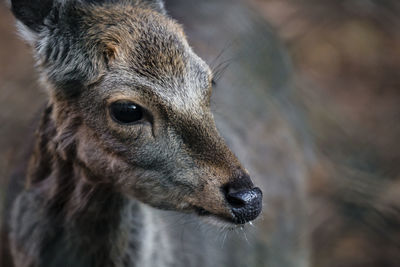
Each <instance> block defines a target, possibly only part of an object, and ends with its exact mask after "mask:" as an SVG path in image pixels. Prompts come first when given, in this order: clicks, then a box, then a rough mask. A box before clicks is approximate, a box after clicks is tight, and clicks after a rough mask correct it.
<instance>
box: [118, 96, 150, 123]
mask: <svg viewBox="0 0 400 267" xmlns="http://www.w3.org/2000/svg"><path fill="white" fill-rule="evenodd" d="M110 111H111V116H112V117H113V119H114V120H115V121H117V122H119V123H132V122H135V121H138V120H140V119H142V117H143V111H142V108H141V107H140V106H138V105H135V104H134V103H132V102H127V101H117V102H114V103H112V104H111V106H110Z"/></svg>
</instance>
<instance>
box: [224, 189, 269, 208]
mask: <svg viewBox="0 0 400 267" xmlns="http://www.w3.org/2000/svg"><path fill="white" fill-rule="evenodd" d="M261 194H262V193H261V190H260V189H259V188H257V187H256V188H253V189H250V190H242V191H238V192H233V193H229V192H228V194H227V196H226V199H227V200H228V203H229V204H231V205H232V206H233V207H234V208H240V207H244V206H246V205H251V204H252V203H253V202H257V199H258V198H259V197H260V195H261Z"/></svg>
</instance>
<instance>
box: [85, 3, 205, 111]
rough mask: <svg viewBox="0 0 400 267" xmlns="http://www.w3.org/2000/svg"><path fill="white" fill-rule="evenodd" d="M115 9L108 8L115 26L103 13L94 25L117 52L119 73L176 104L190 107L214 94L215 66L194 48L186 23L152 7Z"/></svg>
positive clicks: (116, 72) (114, 66)
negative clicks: (186, 30)
mask: <svg viewBox="0 0 400 267" xmlns="http://www.w3.org/2000/svg"><path fill="white" fill-rule="evenodd" d="M100 11H102V10H100ZM128 11H129V10H128ZM104 12H110V11H109V10H104ZM115 12H116V13H115V14H108V13H107V18H108V17H110V16H111V17H114V20H113V23H114V24H115V21H117V22H118V23H117V26H116V27H107V28H105V26H104V25H110V24H109V21H108V20H107V19H104V16H101V17H102V19H103V20H104V22H103V23H100V24H99V23H98V24H96V25H95V26H94V28H91V29H90V30H89V32H91V31H93V32H102V34H101V37H100V38H101V41H102V42H103V43H104V44H105V45H106V46H108V47H109V48H111V49H112V50H113V51H112V52H113V53H115V55H114V58H113V60H112V62H110V64H111V68H112V69H113V70H114V77H115V76H118V80H120V81H122V80H123V83H124V84H129V83H131V85H132V86H133V87H134V85H140V86H146V87H147V88H150V89H151V91H152V93H153V94H156V95H157V96H158V97H159V98H161V99H163V100H164V101H165V102H166V103H168V104H169V105H170V106H172V107H173V108H174V109H178V110H191V109H193V107H196V106H198V105H202V104H204V103H205V100H206V99H207V96H209V94H210V82H211V76H212V75H211V70H210V68H209V67H208V65H207V64H206V63H205V62H204V61H203V60H202V59H201V58H199V57H198V56H197V55H196V54H195V53H194V52H193V51H192V49H191V47H190V46H189V45H188V43H187V40H186V37H185V35H184V33H183V31H182V29H181V27H180V26H179V25H178V24H176V23H175V22H174V21H173V20H171V19H168V18H165V17H164V16H160V15H159V14H158V13H156V12H153V11H149V10H140V9H139V10H137V9H134V10H130V11H129V12H127V11H126V10H124V11H121V10H116V11H115ZM98 15H99V11H98V12H96V16H98ZM121 15H123V16H124V17H123V18H120V19H118V16H121ZM116 16H117V19H115V17H116ZM91 19H93V18H91ZM100 21H101V20H100ZM98 27H100V28H98ZM90 36H96V35H94V34H90ZM125 91H126V92H124V93H125V94H129V90H128V91H127V90H125Z"/></svg>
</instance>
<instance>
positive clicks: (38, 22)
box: [11, 0, 53, 32]
mask: <svg viewBox="0 0 400 267" xmlns="http://www.w3.org/2000/svg"><path fill="white" fill-rule="evenodd" d="M52 6H53V0H12V1H11V10H12V12H13V13H14V16H15V17H16V18H17V19H18V20H19V21H20V22H22V24H23V25H25V26H26V27H28V28H29V29H30V30H31V31H33V32H39V30H40V28H41V26H43V23H44V19H45V18H46V17H47V16H48V15H49V13H50V11H51V8H52Z"/></svg>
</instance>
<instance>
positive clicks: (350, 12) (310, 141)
mask: <svg viewBox="0 0 400 267" xmlns="http://www.w3.org/2000/svg"><path fill="white" fill-rule="evenodd" d="M166 2H167V8H168V7H169V8H170V13H171V15H172V16H173V17H175V18H177V19H178V21H180V22H181V23H182V24H183V25H184V28H185V30H186V31H187V33H188V36H189V42H191V44H192V45H193V47H194V48H195V50H196V51H197V52H198V53H199V54H200V55H201V56H203V58H205V59H206V61H207V62H208V63H210V64H211V65H214V66H216V71H217V74H218V76H221V80H222V81H221V83H219V82H218V81H217V86H216V89H215V90H216V94H217V97H216V102H217V103H219V100H218V99H228V100H229V101H230V102H232V103H236V104H235V106H236V107H237V106H238V105H237V104H238V103H239V104H241V103H242V102H241V101H242V100H243V99H247V100H246V101H251V99H250V100H249V99H248V98H245V96H244V97H243V99H241V97H242V96H241V95H238V94H233V96H232V97H231V98H233V99H230V98H229V97H228V95H229V91H224V90H223V89H220V91H219V92H218V90H219V89H218V87H220V86H222V85H224V84H225V85H226V84H229V83H227V82H224V79H225V80H229V79H230V76H229V73H230V72H231V73H232V72H233V73H234V71H235V70H230V68H231V67H232V65H233V68H235V63H232V64H230V63H231V62H232V61H235V57H232V56H231V55H229V52H226V53H225V52H224V50H229V47H230V42H231V41H232V40H230V37H231V36H234V35H235V34H237V33H233V31H232V32H230V31H229V30H228V31H225V32H224V34H223V35H216V34H215V33H214V34H213V32H214V31H216V30H215V29H217V28H218V25H219V24H220V23H221V21H220V20H219V19H222V18H224V16H225V15H226V12H236V11H232V7H230V8H228V6H231V5H232V6H234V7H235V8H241V9H245V10H246V13H245V14H246V16H248V17H249V16H250V17H252V21H253V22H254V24H252V25H257V26H258V27H262V28H263V29H264V30H265V31H266V32H267V33H266V32H265V31H263V30H260V31H258V30H256V29H252V30H249V29H247V31H252V33H253V34H252V35H251V36H247V37H243V38H249V40H247V41H248V42H249V43H251V44H258V46H256V45H255V46H254V47H251V48H250V46H248V49H252V50H253V51H252V52H251V53H250V52H248V55H249V56H248V58H247V61H245V62H246V64H248V65H246V69H247V70H248V71H249V72H252V68H253V66H256V65H257V66H258V65H260V64H265V66H262V67H259V68H258V69H262V70H267V72H268V73H267V74H266V77H267V78H268V79H267V81H265V82H264V81H259V83H264V84H265V87H266V88H268V89H265V92H264V93H265V94H266V96H270V99H271V101H272V104H271V102H270V101H267V102H265V110H264V111H265V112H267V111H268V112H269V110H270V108H269V107H270V105H275V106H276V107H277V109H278V111H279V112H278V113H279V114H284V115H282V116H281V117H279V118H280V121H282V120H284V122H285V125H286V124H287V125H289V128H287V129H286V128H285V129H286V130H288V129H289V131H290V133H291V136H294V140H296V145H293V146H292V145H290V144H291V143H290V142H289V143H285V142H286V141H285V140H286V139H285V138H286V137H285V138H281V136H283V135H284V134H285V133H286V132H285V131H284V130H283V131H282V132H280V131H277V132H276V133H274V134H271V133H268V134H267V135H265V138H266V139H267V138H269V139H268V140H264V139H262V137H261V135H257V136H256V137H254V138H255V140H254V141H253V142H255V143H256V144H257V142H258V143H260V144H261V143H264V142H270V143H271V142H272V143H273V144H274V149H275V150H277V149H276V147H285V148H284V149H282V150H281V151H280V152H281V153H284V154H296V159H297V158H301V159H299V160H298V162H301V164H303V166H302V167H303V168H304V169H302V170H301V171H302V172H304V173H305V174H306V175H305V178H304V179H300V183H302V186H300V187H301V190H302V192H303V193H301V194H303V195H302V197H301V198H302V199H303V198H304V199H305V202H304V203H305V208H303V207H302V208H301V209H299V212H302V214H303V216H305V217H306V218H307V224H306V226H307V227H306V228H304V229H303V228H302V227H300V226H299V231H298V232H304V233H303V235H305V236H307V238H305V240H306V241H304V242H305V243H307V245H304V244H305V243H302V242H303V241H302V242H300V243H299V244H300V245H301V246H307V250H308V251H309V254H308V255H307V257H309V259H310V260H309V261H310V263H311V265H312V266H324V267H325V266H326V267H328V266H332V267H333V266H335V267H336V266H360V267H361V266H363V267H368V266H371V267H380V266H382V267H383V266H393V267H394V266H400V144H399V141H400V140H399V136H400V73H399V70H400V2H399V1H398V0H293V1H291V0H235V1H231V2H230V1H225V0H220V1H208V2H209V3H208V6H207V7H206V8H205V7H204V4H196V1H186V2H185V1H178V0H170V1H166ZM205 2H207V1H205ZM232 3H234V4H232ZM200 8H203V11H204V12H207V14H213V15H210V17H209V18H208V19H207V20H206V21H204V22H203V21H202V20H201V18H202V17H196V16H191V14H192V13H193V12H195V11H194V10H197V9H200ZM204 8H205V9H204ZM197 11H198V10H197ZM198 12H200V11H198ZM241 14H242V13H241ZM196 19H197V20H196ZM14 23H15V21H14V19H13V17H12V15H11V14H10V12H9V10H8V8H7V6H6V4H5V3H4V2H0V40H1V42H0V214H2V212H1V211H2V209H3V208H4V206H5V205H4V203H3V201H4V200H5V198H6V196H7V185H8V184H9V181H10V177H11V174H12V172H13V170H14V168H15V166H17V165H18V162H19V159H20V158H21V157H23V153H24V152H23V151H24V149H23V148H24V146H26V144H27V143H28V140H29V135H30V133H33V132H34V126H33V123H32V122H33V121H34V118H35V117H36V116H37V114H38V111H39V110H40V108H41V106H42V105H43V104H44V103H46V94H45V92H43V91H41V90H40V86H39V85H38V82H37V81H36V80H37V77H38V75H37V73H36V72H35V69H34V62H33V59H32V55H31V52H30V50H29V47H28V46H27V45H26V44H24V42H22V41H21V40H20V38H19V37H18V36H17V34H16V30H15V27H14ZM237 23H238V24H239V25H242V24H243V22H241V20H240V18H239V17H238V18H237ZM252 27H253V26H252ZM238 28H240V27H238ZM240 29H242V30H243V31H246V27H243V28H240ZM206 38H209V39H208V41H207V42H204V39H206ZM264 38H269V39H268V40H270V39H274V41H273V42H272V43H273V45H271V42H270V41H268V42H265V45H264V46H263V44H264ZM232 39H233V37H232ZM202 40H203V41H202ZM260 45H261V46H260ZM276 46H278V47H276ZM215 47H218V49H219V50H218V49H217V50H215ZM213 49H214V50H213ZM264 50H268V51H272V52H270V53H268V54H263V53H258V52H262V51H264ZM275 50H276V51H277V52H276V53H280V56H279V58H276V57H275V56H274V55H275V52H274V51H275ZM220 52H221V53H220ZM224 53H225V54H228V56H225V57H224V56H219V55H220V54H224ZM254 54H256V55H259V56H258V57H250V56H251V55H254ZM242 56H243V55H242ZM282 62H283V63H282ZM282 64H283V65H282ZM226 73H227V74H226ZM226 75H227V76H226ZM252 77H253V76H251V75H247V76H246V74H243V73H242V80H243V82H242V84H241V86H246V84H253V83H254V82H255V81H254V80H253V78H252ZM288 77H289V78H288ZM218 78H220V77H218ZM246 79H248V80H246ZM282 80H284V81H286V80H290V82H289V84H290V88H291V90H289V91H287V90H286V89H285V88H284V87H286V86H287V84H286V83H284V85H282ZM220 84H221V85H220ZM280 90H282V91H284V92H285V95H284V96H281V95H280ZM251 93H252V91H247V92H244V93H243V94H244V95H245V94H251ZM218 95H219V97H218ZM282 99H284V100H282ZM243 101H244V100H243ZM222 102H223V101H222ZM243 103H245V104H246V105H252V103H251V102H250V103H249V102H243ZM258 104H260V103H258ZM261 104H262V103H261ZM246 105H239V107H238V108H240V109H244V110H246ZM255 105H256V104H255ZM261 106H262V105H261ZM221 109H222V108H218V106H217V112H221V113H224V111H223V110H221ZM274 110H275V109H274ZM259 112H261V113H262V112H263V110H259ZM293 113H294V115H293V116H292V115H291V114H293ZM225 116H229V114H228V115H225ZM231 116H233V115H231ZM262 118H263V117H258V120H259V121H258V123H259V124H260V125H264V124H266V125H267V124H268V123H269V122H270V121H271V120H270V119H265V121H263V120H262ZM234 119H235V118H231V120H234ZM239 124H240V122H239ZM238 127H239V126H238ZM249 127H250V126H249ZM251 127H253V126H251ZM273 127H274V126H270V128H273ZM270 128H268V129H270ZM278 128H279V129H281V128H282V126H278ZM247 130H249V131H252V130H253V128H252V129H247ZM239 136H240V135H239ZM271 136H273V138H274V139H273V140H272V141H271ZM250 137H251V136H250ZM232 142H233V141H232ZM288 144H289V145H288ZM298 145H299V146H301V150H299V149H298ZM275 150H274V151H275ZM277 151H279V150H277ZM299 151H301V153H300V152H299ZM258 153H264V154H265V156H266V157H268V156H269V153H270V152H269V151H267V150H266V151H263V152H258ZM299 153H300V155H299ZM274 155H275V154H274ZM276 155H277V156H279V154H276ZM276 155H275V156H276ZM246 159H247V160H248V161H252V159H251V157H249V158H246ZM296 164H297V163H296ZM260 168H261V167H260ZM267 168H268V166H267ZM271 168H275V169H277V171H276V172H279V170H280V169H281V170H282V171H286V169H287V166H286V165H285V166H283V165H279V164H276V165H275V166H271ZM283 169H285V170H283ZM295 170H298V168H297V169H295ZM301 194H300V195H301ZM285 196H286V197H287V198H289V197H290V194H286V195H285ZM293 197H294V196H293ZM285 244H286V243H285ZM281 249H285V247H284V245H283V247H281ZM260 266H261V265H260Z"/></svg>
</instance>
